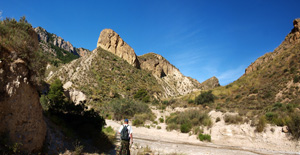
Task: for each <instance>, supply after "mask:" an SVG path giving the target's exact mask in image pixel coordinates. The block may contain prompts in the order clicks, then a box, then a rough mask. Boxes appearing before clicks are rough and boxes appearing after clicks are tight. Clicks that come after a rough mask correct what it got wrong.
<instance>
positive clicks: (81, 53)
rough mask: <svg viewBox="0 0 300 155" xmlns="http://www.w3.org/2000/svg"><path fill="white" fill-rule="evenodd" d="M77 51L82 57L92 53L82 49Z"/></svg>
mask: <svg viewBox="0 0 300 155" xmlns="http://www.w3.org/2000/svg"><path fill="white" fill-rule="evenodd" d="M76 51H77V53H78V54H79V55H80V56H81V57H83V56H86V55H87V54H88V53H90V51H89V50H87V49H85V48H82V47H80V48H76Z"/></svg>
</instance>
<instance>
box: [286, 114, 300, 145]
mask: <svg viewBox="0 0 300 155" xmlns="http://www.w3.org/2000/svg"><path fill="white" fill-rule="evenodd" d="M287 126H288V129H289V132H290V133H291V134H292V136H293V138H294V139H296V140H299V138H300V113H292V114H291V115H290V119H289V120H288V121H287Z"/></svg>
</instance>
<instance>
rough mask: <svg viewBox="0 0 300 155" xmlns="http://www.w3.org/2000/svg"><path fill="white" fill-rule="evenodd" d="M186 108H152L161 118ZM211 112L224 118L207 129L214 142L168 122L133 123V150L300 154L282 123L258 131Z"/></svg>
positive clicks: (112, 123)
mask: <svg viewBox="0 0 300 155" xmlns="http://www.w3.org/2000/svg"><path fill="white" fill-rule="evenodd" d="M183 110H185V109H183V108H175V109H174V110H172V109H167V110H166V111H164V112H163V113H161V111H159V110H153V112H154V113H155V114H156V116H157V119H158V118H160V117H161V116H163V117H166V116H168V115H169V114H170V113H172V112H175V111H183ZM209 114H210V115H211V118H212V120H213V122H215V119H216V118H217V117H220V118H221V121H219V122H217V123H214V125H213V126H212V128H211V129H205V131H204V133H208V134H210V135H211V137H212V142H201V141H199V140H198V139H197V137H196V135H189V134H184V133H180V132H178V131H171V132H169V131H167V130H166V125H165V123H159V124H158V126H161V129H156V128H155V127H151V128H150V129H148V128H146V127H135V126H133V132H134V134H133V136H134V144H133V147H132V148H131V150H132V154H137V152H138V150H139V151H141V150H143V148H147V147H148V148H150V149H151V150H152V153H153V154H174V153H177V154H187V155H196V154H247V155H248V154H270V155H271V154H272V155H273V154H300V143H299V142H295V141H291V140H289V138H290V137H289V135H288V134H287V133H283V132H282V127H276V126H270V125H268V126H267V127H266V129H265V131H264V132H262V133H257V132H255V127H251V126H250V124H246V123H245V124H240V125H225V122H224V120H223V117H224V115H225V114H223V113H221V112H216V111H211V112H210V113H209ZM158 122H159V121H158ZM106 123H107V126H111V127H113V128H114V129H115V130H116V131H117V130H118V129H119V127H120V124H121V122H116V121H112V120H106ZM271 128H273V129H274V132H272V131H271Z"/></svg>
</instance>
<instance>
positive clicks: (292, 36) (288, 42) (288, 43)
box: [244, 19, 300, 75]
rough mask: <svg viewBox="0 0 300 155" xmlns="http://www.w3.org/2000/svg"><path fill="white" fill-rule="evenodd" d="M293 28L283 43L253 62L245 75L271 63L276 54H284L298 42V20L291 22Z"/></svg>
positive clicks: (299, 34)
mask: <svg viewBox="0 0 300 155" xmlns="http://www.w3.org/2000/svg"><path fill="white" fill-rule="evenodd" d="M293 25H294V28H293V29H292V31H291V32H290V33H289V34H288V35H287V36H286V37H285V39H284V41H283V42H282V43H281V44H280V45H279V46H278V47H277V48H276V49H275V50H274V51H273V52H271V53H267V54H265V55H263V56H261V57H260V58H258V59H257V60H256V61H255V62H253V63H252V64H251V65H249V66H248V68H246V70H245V74H244V75H247V74H250V73H252V72H253V71H256V70H258V69H261V68H262V67H264V65H263V64H265V63H268V62H270V61H272V60H273V59H274V58H275V57H276V56H277V55H278V54H280V53H282V52H284V51H285V50H286V49H288V48H291V47H292V46H294V45H295V44H297V43H299V42H300V39H299V38H300V19H295V20H294V21H293Z"/></svg>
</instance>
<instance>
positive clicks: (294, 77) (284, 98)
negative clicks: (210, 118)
mask: <svg viewBox="0 0 300 155" xmlns="http://www.w3.org/2000/svg"><path fill="white" fill-rule="evenodd" d="M293 24H294V28H293V29H292V31H291V32H290V33H289V34H288V35H287V36H286V37H285V40H284V41H283V42H282V43H281V44H280V45H279V46H278V47H277V48H276V49H275V50H274V51H273V52H271V53H267V54H265V55H264V56H262V57H260V58H258V59H257V60H256V61H255V62H254V63H252V64H251V65H250V66H249V67H248V68H247V69H246V70H245V74H244V75H243V76H242V77H241V78H239V79H238V80H237V81H235V82H233V83H231V84H229V85H227V86H225V87H220V88H216V89H215V90H214V93H215V94H216V95H218V96H219V99H221V100H222V101H223V102H225V103H227V105H226V106H227V107H231V108H232V107H235V108H241V109H245V108H246V109H253V108H254V109H259V110H262V111H263V110H265V109H266V108H270V106H271V105H272V104H274V103H276V102H281V103H286V104H288V103H291V104H299V102H300V95H299V91H300V89H299V87H300V83H299V82H300V19H296V20H294V22H293Z"/></svg>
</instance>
